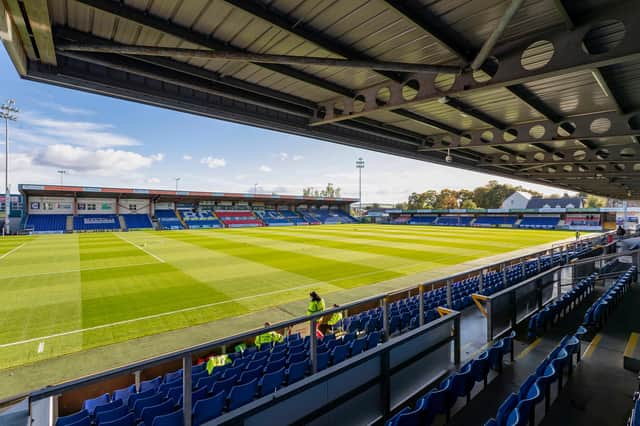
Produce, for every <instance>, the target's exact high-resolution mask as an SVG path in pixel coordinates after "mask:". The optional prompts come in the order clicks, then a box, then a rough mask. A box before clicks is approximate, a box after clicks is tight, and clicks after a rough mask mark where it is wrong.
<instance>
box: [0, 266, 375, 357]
mask: <svg viewBox="0 0 640 426" xmlns="http://www.w3.org/2000/svg"><path fill="white" fill-rule="evenodd" d="M379 272H380V271H373V272H366V273H363V274H356V275H350V276H349V277H346V278H353V277H359V276H365V275H372V274H373V273H379ZM344 278H345V277H343V278H336V279H333V280H328V281H317V282H313V283H309V284H305V285H301V286H297V287H289V288H285V289H281V290H274V291H268V292H266V293H260V294H254V295H251V296H244V297H238V298H236V299H229V300H224V301H222V302H214V303H207V304H205V305H199V306H192V307H189V308H183V309H178V310H175V311H169V312H162V313H159V314H153V315H147V316H144V317H139V318H132V319H128V320H123V321H117V322H112V323H110V324H101V325H96V326H93V327H87V328H80V329H76V330H70V331H65V332H62V333H55V334H50V335H48V336H42V337H34V338H32V339H26V340H20V341H17V342H11V343H4V344H1V345H0V348H8V347H11V346H17V345H22V344H24V343H31V342H35V341H37V340H47V339H52V338H54V337H63V336H68V335H71V334H77V333H84V332H85V331H93V330H100V329H103V328H109V327H113V326H117V325H123V324H130V323H133V322H137V321H146V320H149V319H154V318H161V317H164V316H167V315H173V314H180V313H183V312H190V311H196V310H198V309H204V308H210V307H213V306H219V305H224V304H227V303H233V302H240V301H243V300H249V299H255V298H256V297H262V296H271V295H273V294H279V293H286V292H289V291H293V290H300V289H303V288H308V289H312V288H314V286H317V285H318V284H324V283H326V284H329V283H331V282H334V281H340V280H342V279H344Z"/></svg>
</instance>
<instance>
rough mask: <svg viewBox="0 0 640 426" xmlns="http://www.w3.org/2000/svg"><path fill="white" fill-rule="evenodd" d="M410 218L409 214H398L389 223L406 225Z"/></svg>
mask: <svg viewBox="0 0 640 426" xmlns="http://www.w3.org/2000/svg"><path fill="white" fill-rule="evenodd" d="M410 220H411V215H410V214H401V215H400V216H398V217H396V218H395V219H393V220H391V223H392V224H393V225H406V224H408V223H409V221H410Z"/></svg>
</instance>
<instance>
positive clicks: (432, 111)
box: [407, 101, 487, 130]
mask: <svg viewBox="0 0 640 426" xmlns="http://www.w3.org/2000/svg"><path fill="white" fill-rule="evenodd" d="M407 109H408V110H410V111H412V112H415V113H416V114H421V115H424V116H425V117H427V118H430V119H432V120H436V121H439V122H441V123H444V124H448V125H449V126H451V127H455V128H456V129H459V130H467V129H482V128H485V127H487V124H486V123H483V122H482V121H480V120H477V119H475V118H473V117H470V116H468V115H467V114H463V113H461V112H460V111H458V110H456V109H453V108H451V107H450V106H447V105H445V104H441V103H440V102H438V101H431V102H426V103H424V104H421V105H418V106H415V107H412V108H407Z"/></svg>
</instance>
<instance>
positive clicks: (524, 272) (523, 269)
mask: <svg viewBox="0 0 640 426" xmlns="http://www.w3.org/2000/svg"><path fill="white" fill-rule="evenodd" d="M526 261H527V260H526V259H525V258H524V257H523V258H522V260H521V262H520V263H521V264H522V278H523V279H524V278H526V277H527V267H526V266H525V263H526Z"/></svg>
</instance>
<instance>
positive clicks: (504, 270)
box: [502, 263, 507, 288]
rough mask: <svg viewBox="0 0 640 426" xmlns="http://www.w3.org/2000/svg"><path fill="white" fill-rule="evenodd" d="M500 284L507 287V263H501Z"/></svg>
mask: <svg viewBox="0 0 640 426" xmlns="http://www.w3.org/2000/svg"><path fill="white" fill-rule="evenodd" d="M502 285H503V286H504V287H505V288H506V287H507V265H505V264H504V263H503V264H502Z"/></svg>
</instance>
